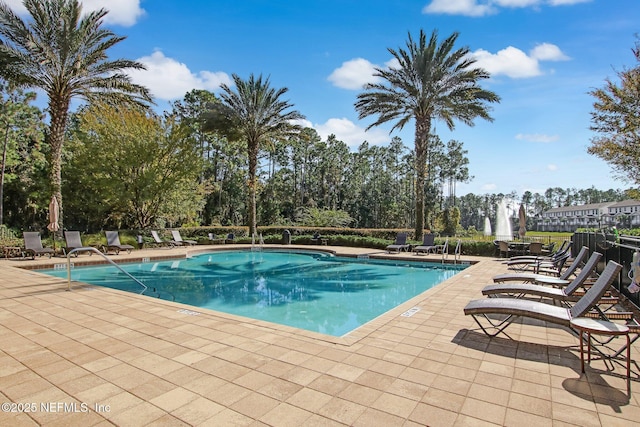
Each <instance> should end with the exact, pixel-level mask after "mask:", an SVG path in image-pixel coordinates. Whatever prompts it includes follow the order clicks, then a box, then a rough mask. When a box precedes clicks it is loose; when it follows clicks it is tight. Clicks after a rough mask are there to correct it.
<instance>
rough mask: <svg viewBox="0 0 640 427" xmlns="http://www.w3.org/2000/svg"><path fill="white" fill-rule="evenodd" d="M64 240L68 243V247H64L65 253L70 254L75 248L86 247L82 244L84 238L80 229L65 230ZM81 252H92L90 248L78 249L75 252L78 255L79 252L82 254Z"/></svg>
mask: <svg viewBox="0 0 640 427" xmlns="http://www.w3.org/2000/svg"><path fill="white" fill-rule="evenodd" d="M64 241H65V243H66V245H67V247H66V248H63V249H62V251H63V252H64V254H65V255H68V254H69V252H71V251H72V250H74V249H78V248H83V247H85V246H84V245H83V244H82V239H81V238H80V232H79V231H65V232H64ZM80 252H89V255H91V254H92V253H91V251H90V250H84V251H76V252H74V253H73V254H74V255H75V256H76V257H77V256H78V254H80Z"/></svg>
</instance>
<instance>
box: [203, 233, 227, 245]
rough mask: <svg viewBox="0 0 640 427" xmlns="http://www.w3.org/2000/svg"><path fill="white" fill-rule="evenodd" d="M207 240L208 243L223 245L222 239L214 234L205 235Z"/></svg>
mask: <svg viewBox="0 0 640 427" xmlns="http://www.w3.org/2000/svg"><path fill="white" fill-rule="evenodd" d="M207 237H208V239H209V243H224V240H225V239H224V237H218V236H216V235H215V234H214V233H209V234H208V235H207Z"/></svg>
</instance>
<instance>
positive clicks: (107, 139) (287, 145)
mask: <svg viewBox="0 0 640 427" xmlns="http://www.w3.org/2000/svg"><path fill="white" fill-rule="evenodd" d="M2 89H3V90H2V104H1V106H0V123H1V124H4V125H5V126H4V127H3V129H4V130H6V132H5V135H2V136H3V137H5V140H6V143H7V146H6V153H7V157H6V161H5V162H4V164H5V166H6V167H5V173H4V191H3V206H4V212H5V215H4V221H3V222H4V224H6V225H7V226H9V227H12V228H14V229H18V230H19V229H23V230H26V229H41V228H44V226H46V224H47V213H48V211H47V207H48V203H49V199H50V189H49V182H48V181H49V176H48V174H47V161H46V158H47V157H48V153H49V151H50V149H49V147H48V145H47V143H46V142H45V129H46V125H45V123H44V121H43V118H44V115H43V112H42V111H41V110H40V109H38V108H37V107H35V106H33V105H31V104H32V103H33V101H34V99H35V95H34V94H32V93H23V92H21V91H13V92H11V91H9V92H8V91H7V89H6V86H4V87H3V88H2ZM218 102H219V99H218V98H217V97H216V96H215V94H213V93H211V92H208V91H202V90H194V91H191V92H189V93H187V94H186V95H185V97H184V98H183V99H182V100H180V101H176V102H174V103H173V105H172V109H171V110H170V111H166V112H165V113H164V114H162V115H159V114H155V113H153V112H150V111H143V110H139V109H132V108H116V107H110V106H108V105H93V106H86V107H83V108H80V109H79V110H78V111H77V112H74V113H72V114H71V116H70V122H69V126H68V130H67V132H66V136H65V144H64V148H63V153H62V159H63V165H64V167H63V168H62V191H63V193H64V194H65V200H66V204H65V207H66V209H65V228H67V229H78V230H82V231H86V232H95V231H99V230H101V229H105V228H113V227H116V228H128V229H146V228H162V227H167V226H171V227H177V226H183V225H188V226H197V225H225V226H226V225H228V226H232V225H233V226H238V225H246V224H247V217H248V211H247V196H248V195H247V192H248V187H247V185H246V180H247V173H248V167H249V166H248V160H247V155H246V152H245V150H244V147H243V144H242V143H240V142H238V141H230V140H228V139H227V138H226V137H223V136H221V135H219V134H218V133H216V132H207V131H204V130H203V129H204V128H206V126H205V124H206V120H207V117H208V116H207V113H208V112H209V111H210V110H211V109H212V108H213V107H212V105H215V104H216V103H218ZM7 123H9V125H7ZM270 142H271V143H270V144H269V145H267V146H265V147H264V149H262V150H261V151H260V153H259V156H258V160H259V162H258V163H259V167H258V173H257V221H258V224H260V225H289V224H300V225H310V226H351V227H359V228H411V227H413V226H414V224H413V221H414V219H415V211H414V210H415V203H414V198H413V195H414V194H415V191H414V190H415V188H414V186H415V185H416V184H415V182H416V180H415V173H414V169H413V164H414V159H415V153H414V150H413V149H412V148H411V147H408V146H407V145H405V144H404V143H403V142H402V140H401V139H400V138H397V137H396V138H393V139H392V141H391V142H390V143H389V144H388V145H386V146H378V145H371V144H369V143H367V142H366V141H363V143H362V144H360V146H359V147H357V149H355V150H351V149H350V148H349V146H348V145H347V144H346V143H344V142H343V141H340V140H338V139H337V138H336V137H335V136H334V135H330V136H329V137H327V138H326V139H322V138H321V137H320V136H319V135H318V133H317V132H316V131H315V130H314V129H312V128H305V129H303V130H302V131H301V132H299V133H297V134H295V135H291V136H289V137H287V138H280V139H273V140H272V141H270ZM429 145H430V147H429V157H428V161H427V164H426V169H427V172H426V183H425V189H424V191H425V195H426V196H425V202H426V210H425V212H427V215H426V216H427V218H428V225H429V227H430V228H434V229H435V230H436V231H439V232H443V231H444V229H445V225H446V220H445V217H446V215H445V214H446V212H448V211H450V210H452V209H456V210H458V211H459V220H458V221H457V223H456V224H454V230H453V232H455V227H462V228H464V229H469V228H470V227H473V228H474V229H476V230H481V229H482V227H483V225H484V218H485V216H488V217H490V218H495V209H496V204H497V203H498V202H499V201H500V200H501V199H502V198H505V197H507V198H509V199H510V200H516V201H518V202H521V203H524V204H525V205H526V206H527V210H528V213H529V215H530V216H534V215H536V214H540V213H542V212H544V211H545V210H547V209H550V208H552V207H558V206H568V205H576V204H588V203H599V202H604V201H618V200H623V199H625V198H626V197H628V195H627V193H626V192H624V191H621V190H607V191H602V190H597V189H595V188H589V189H575V188H566V189H565V188H559V187H557V188H549V189H548V190H546V191H545V192H544V193H543V194H538V193H531V192H525V193H524V194H521V195H518V194H515V193H510V194H483V195H475V194H466V195H463V196H456V195H455V190H454V188H455V184H456V183H459V182H468V181H469V180H471V179H472V177H471V176H469V171H468V159H467V157H466V154H467V152H466V150H464V145H463V143H462V142H460V141H456V140H451V141H448V142H447V143H446V144H445V143H444V142H442V141H441V140H440V139H439V138H437V137H435V136H432V137H431V138H430V141H429ZM449 231H450V232H451V230H449Z"/></svg>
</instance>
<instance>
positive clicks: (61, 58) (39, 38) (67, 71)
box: [0, 0, 151, 209]
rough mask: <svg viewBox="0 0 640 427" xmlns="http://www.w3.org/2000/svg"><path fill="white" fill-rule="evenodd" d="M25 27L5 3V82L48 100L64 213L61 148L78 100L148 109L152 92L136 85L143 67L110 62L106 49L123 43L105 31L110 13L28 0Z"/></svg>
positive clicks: (55, 186)
mask: <svg viewBox="0 0 640 427" xmlns="http://www.w3.org/2000/svg"><path fill="white" fill-rule="evenodd" d="M24 6H25V7H26V9H27V10H28V11H29V14H30V15H31V21H30V22H25V21H23V20H22V19H21V18H20V17H19V16H18V15H16V14H15V13H14V12H13V11H12V10H11V9H10V8H9V6H8V5H7V4H6V3H4V2H2V1H0V77H2V78H4V79H6V80H7V81H9V82H11V83H13V84H15V85H17V86H18V87H26V88H40V89H42V90H43V91H44V92H45V93H46V94H47V96H48V98H49V100H48V112H49V116H50V117H49V119H50V120H49V131H48V133H47V142H48V144H49V147H50V150H51V153H50V165H51V171H50V180H51V186H52V191H53V194H54V195H55V196H56V198H57V199H58V204H59V206H60V209H62V194H61V175H60V172H61V160H62V145H63V142H64V134H65V129H66V125H67V117H68V115H69V105H70V103H71V100H72V99H73V98H76V97H77V98H81V99H84V100H85V101H88V102H94V101H98V100H100V101H102V102H107V103H109V104H112V105H123V104H135V105H146V103H149V102H151V97H150V95H149V92H148V90H147V89H146V88H145V87H143V86H140V85H136V84H133V83H132V82H131V79H130V78H129V76H127V75H126V74H124V73H123V70H126V69H144V68H145V67H144V66H143V65H142V64H140V63H139V62H135V61H130V60H126V59H116V60H108V59H107V50H108V49H109V48H110V47H112V46H114V45H115V44H117V43H119V42H121V41H122V40H124V37H118V36H115V35H114V34H113V33H112V32H111V31H109V30H107V29H105V28H103V27H102V21H103V18H104V17H105V15H106V14H107V13H108V12H107V10H105V9H100V10H98V11H94V12H90V13H88V14H86V15H84V16H82V6H81V5H80V3H78V1H77V0H24Z"/></svg>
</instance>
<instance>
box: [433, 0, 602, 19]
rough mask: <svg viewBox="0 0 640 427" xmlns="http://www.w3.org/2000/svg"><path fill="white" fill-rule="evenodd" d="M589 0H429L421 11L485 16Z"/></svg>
mask: <svg viewBox="0 0 640 427" xmlns="http://www.w3.org/2000/svg"><path fill="white" fill-rule="evenodd" d="M589 1H591V0H431V3H429V4H428V5H426V6H425V7H423V8H422V13H431V14H446V15H464V16H485V15H491V14H494V13H498V11H499V9H500V8H517V7H520V8H524V7H531V8H539V7H540V6H541V5H549V6H569V5H574V4H578V3H586V2H589Z"/></svg>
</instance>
